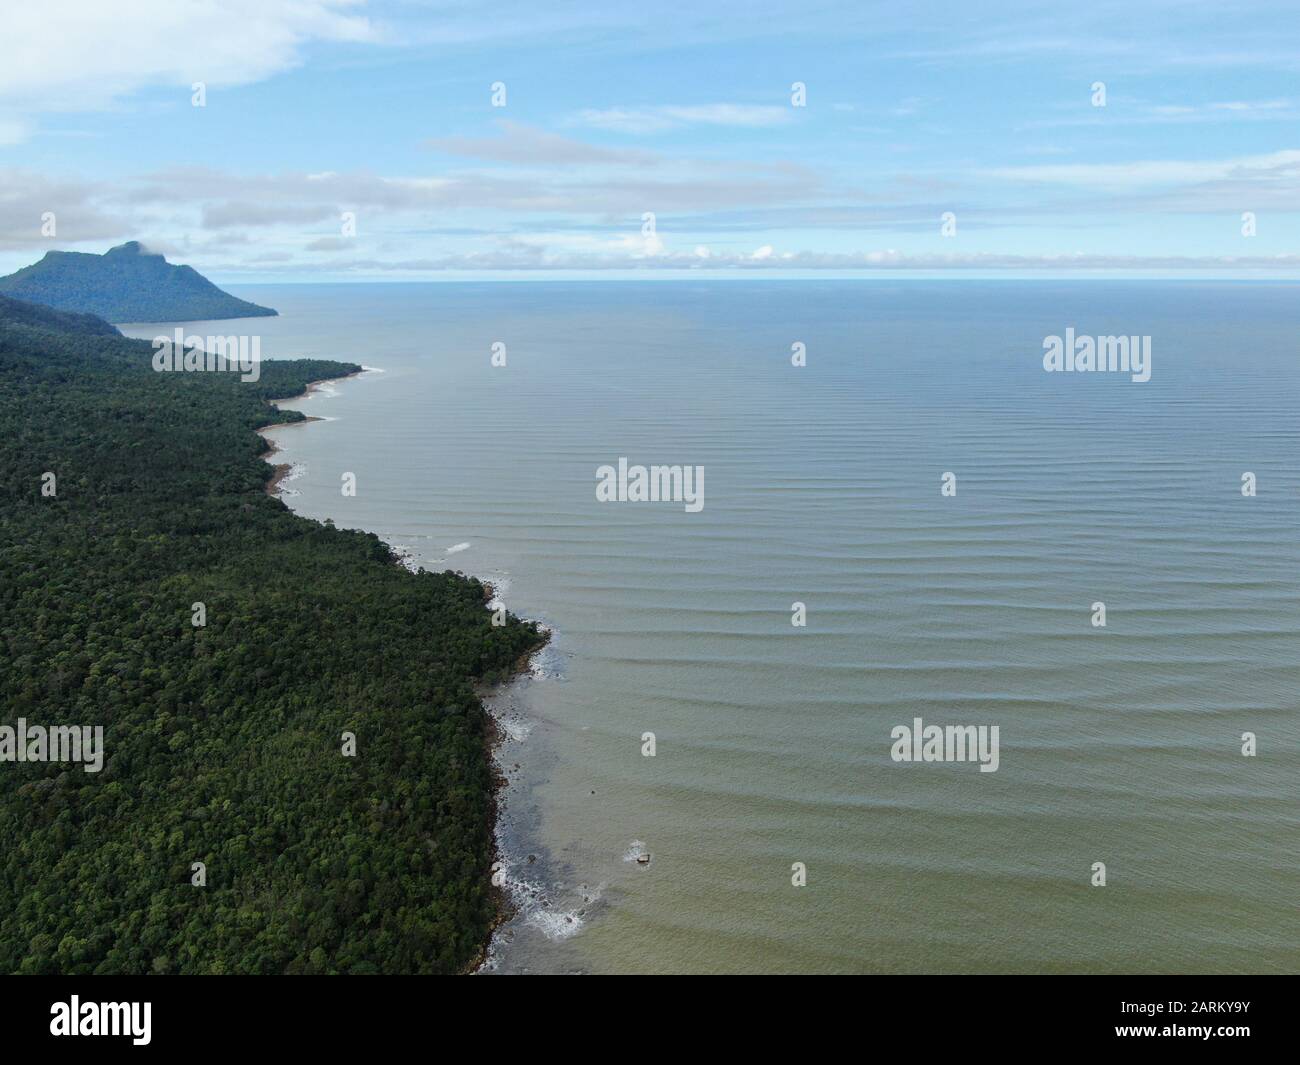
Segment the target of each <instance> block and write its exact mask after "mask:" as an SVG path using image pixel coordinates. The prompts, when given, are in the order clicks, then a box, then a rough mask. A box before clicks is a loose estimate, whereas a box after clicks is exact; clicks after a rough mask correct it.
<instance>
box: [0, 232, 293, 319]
mask: <svg viewBox="0 0 1300 1065" xmlns="http://www.w3.org/2000/svg"><path fill="white" fill-rule="evenodd" d="M0 295H4V296H9V297H10V298H12V299H18V300H27V301H29V302H32V303H40V304H45V305H46V306H49V307H56V308H58V309H59V310H63V311H79V312H81V313H85V314H95V315H98V316H99V317H101V318H106V319H108V320H109V321H110V322H191V321H199V320H201V319H209V318H256V317H265V316H267V315H274V314H275V313H276V312H275V311H273V310H272V309H271V308H270V307H261V306H258V305H257V304H256V303H249V302H248V300H241V299H239V298H238V297H237V296H232V295H231V294H230V293H229V292H223V291H222V290H221V289H219V288H217V286H216V285H214V284H213V283H212V282H211V281H209V280H208V279H207V278H206V277H204V276H203V275H202V274H200V273H199V272H198V271H197V270H195V269H194V268H193V267H192V266H182V265H176V264H173V263H169V262H168V261H167V260H166V259H164V258H163V257H162V256H161V255H157V254H154V253H152V252H150V251H148V250H147V249H146V248H145V247H144V246H143V245H142V244H140V242H139V241H135V240H132V241H128V242H127V243H125V244H119V245H118V246H117V247H116V248H110V249H109V250H108V251H106V252H105V253H104V254H103V255H93V254H90V253H88V252H79V251H51V252H47V253H46V255H45V257H44V258H43V259H41V260H40V261H39V262H35V263H32V264H31V266H24V267H23V268H22V269H21V270H18V271H16V272H14V273H12V274H9V275H8V276H7V277H0Z"/></svg>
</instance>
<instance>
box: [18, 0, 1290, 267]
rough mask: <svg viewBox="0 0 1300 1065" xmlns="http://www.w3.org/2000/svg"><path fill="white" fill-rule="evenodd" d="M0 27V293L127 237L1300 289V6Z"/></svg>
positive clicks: (278, 9) (223, 244) (192, 257)
mask: <svg viewBox="0 0 1300 1065" xmlns="http://www.w3.org/2000/svg"><path fill="white" fill-rule="evenodd" d="M5 21H6V26H7V30H8V32H7V33H6V36H5V37H4V38H3V39H0V272H8V271H10V270H12V269H16V268H17V267H19V266H22V265H24V264H26V263H28V262H31V261H33V260H35V259H37V258H39V257H40V256H41V255H42V254H44V252H45V251H47V250H49V249H50V248H63V249H69V250H84V251H103V250H105V249H106V248H108V247H109V246H111V245H113V244H116V243H121V242H122V241H124V240H129V239H140V240H142V241H144V242H145V243H146V244H147V245H149V246H150V247H152V248H154V249H156V250H159V251H163V252H165V253H166V254H167V255H168V257H169V258H170V259H172V260H173V261H180V262H189V263H191V264H193V265H194V266H195V267H197V268H198V269H200V270H202V271H203V272H204V273H207V274H209V275H210V276H212V277H213V278H215V279H217V280H221V281H226V282H237V281H243V282H255V281H311V280H321V281H337V280H368V281H370V280H411V279H425V278H429V279H437V278H452V277H465V276H483V277H572V276H600V277H623V276H680V275H681V273H682V272H688V271H689V272H691V273H694V274H709V275H713V276H743V277H750V276H755V277H757V276H767V277H776V276H804V275H811V276H831V275H833V276H846V275H848V276H853V275H858V274H867V275H870V274H878V273H881V272H890V273H897V272H898V271H903V272H905V273H908V274H913V273H919V274H924V275H926V276H929V275H935V274H939V275H942V276H990V275H992V276H1061V275H1062V274H1063V273H1065V274H1078V275H1081V276H1097V275H1100V276H1129V275H1133V274H1136V275H1139V276H1152V275H1155V276H1216V277H1259V276H1266V277H1288V278H1294V277H1300V247H1298V246H1297V245H1298V244H1300V242H1298V241H1297V239H1296V237H1297V234H1300V226H1297V221H1298V220H1300V219H1298V218H1297V215H1298V214H1300V79H1298V75H1300V18H1297V17H1296V9H1295V7H1294V4H1293V3H1255V4H1251V3H1242V4H1234V5H1231V9H1230V10H1229V9H1227V6H1226V5H1219V4H1214V5H1210V4H1201V3H1163V2H1159V0H1129V2H1124V3H1111V2H1107V0H1100V2H1088V3H1084V4H1062V3H1041V2H1038V3H1012V2H992V0H990V2H987V3H979V4H970V3H957V4H939V3H911V4H900V3H889V4H870V3H843V4H840V3H803V4H794V3H788V4H785V3H783V4H777V3H767V2H764V0H749V2H745V3H733V2H731V0H711V2H706V3H698V2H696V3H680V4H678V3H671V4H646V3H638V4H623V3H618V2H603V3H595V2H591V3H584V4H576V3H562V2H561V3H546V4H539V3H536V2H530V3H515V2H514V0H495V2H492V3H450V2H449V3H442V2H419V0H371V2H360V0H357V2H340V0H259V2H249V0H223V2H222V3H220V4H213V3H208V2H186V0H129V2H128V0H118V2H105V0H45V2H43V3H41V4H38V5H24V6H22V7H18V8H16V9H15V10H11V11H8V12H7V13H6V15H5ZM195 82H203V83H204V85H205V87H206V106H203V107H195V106H193V105H192V96H193V92H192V85H193V83H195ZM1098 82H1101V83H1104V86H1105V89H1104V92H1105V106H1104V107H1103V106H1096V105H1095V103H1096V101H1097V100H1099V99H1100V97H1099V96H1098V94H1097V92H1096V90H1095V89H1094V85H1095V84H1096V83H1098ZM495 83H501V84H503V85H504V86H505V106H493V90H492V86H493V85H494V84H495ZM795 83H802V85H804V86H805V87H806V88H805V92H806V101H805V105H804V106H796V105H795V100H794V92H793V90H792V87H793V86H794V85H795ZM499 99H500V95H499V94H498V100H499ZM46 212H52V213H53V214H54V217H55V225H56V231H55V234H54V235H53V236H50V235H46V234H43V233H42V231H41V228H42V221H41V220H42V216H43V215H44V214H45V213H46ZM946 212H950V213H951V215H952V216H953V217H954V219H955V231H954V232H951V233H950V234H949V235H945V234H944V232H943V226H942V220H943V217H944V215H945V213H946ZM1247 212H1249V213H1251V214H1252V215H1253V216H1254V228H1255V235H1254V236H1247V235H1245V234H1244V233H1243V228H1244V227H1246V223H1245V222H1243V215H1245V214H1246V213H1247ZM345 213H350V214H351V215H352V216H354V218H355V234H353V233H351V232H345V227H344V215H345ZM647 215H653V232H651V231H650V229H649V227H648V225H647V223H646V221H645V219H646V216H647ZM952 228H953V227H952V226H949V229H950V230H951V229H952Z"/></svg>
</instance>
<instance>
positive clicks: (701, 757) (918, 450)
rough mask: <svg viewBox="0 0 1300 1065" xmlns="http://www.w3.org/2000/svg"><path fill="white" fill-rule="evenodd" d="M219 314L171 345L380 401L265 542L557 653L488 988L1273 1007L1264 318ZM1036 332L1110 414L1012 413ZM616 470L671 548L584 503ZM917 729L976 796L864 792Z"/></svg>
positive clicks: (310, 299)
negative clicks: (1085, 338) (810, 980)
mask: <svg viewBox="0 0 1300 1065" xmlns="http://www.w3.org/2000/svg"><path fill="white" fill-rule="evenodd" d="M238 294H239V295H240V296H243V297H245V298H248V299H253V300H255V301H256V302H258V303H262V304H267V305H270V306H273V307H276V308H278V309H279V310H280V312H281V317H279V318H275V319H256V320H245V321H241V322H238V323H233V322H222V323H210V324H207V323H198V324H189V325H188V326H187V329H188V330H189V331H192V332H208V333H220V334H229V333H230V332H232V331H236V330H238V331H246V332H255V333H257V334H259V335H260V336H261V337H262V346H263V351H264V353H266V354H267V355H268V356H271V357H275V356H283V357H291V356H303V355H311V356H320V357H337V358H340V359H346V360H352V361H356V362H359V363H362V364H364V365H366V366H369V367H375V368H378V370H379V371H382V372H370V373H366V374H364V375H362V376H361V377H358V378H355V379H350V380H346V381H342V382H337V383H334V384H333V385H330V386H326V387H325V388H323V389H322V390H320V391H319V392H317V393H315V394H313V395H312V396H311V397H310V398H308V399H306V400H302V401H299V402H295V403H290V404H287V405H288V406H295V407H297V408H298V409H301V410H302V411H304V412H305V413H308V414H311V415H315V416H318V417H321V418H324V419H326V420H323V421H318V422H313V423H310V424H308V425H304V426H295V427H290V428H286V429H281V430H276V431H274V432H273V434H272V435H273V437H274V438H275V439H276V441H277V442H278V443H279V444H280V446H281V447H282V448H283V452H282V453H281V455H279V456H277V459H278V461H289V462H292V463H294V464H295V470H294V475H293V476H292V477H291V479H290V480H289V481H288V482H287V484H286V489H287V493H286V495H285V501H286V502H287V503H288V504H289V505H291V506H292V507H293V508H294V509H296V510H298V511H300V512H301V513H303V514H306V515H308V516H311V517H316V518H320V519H325V518H330V519H333V520H334V521H335V523H336V524H338V525H340V526H344V527H356V528H362V529H366V530H370V531H373V532H375V533H377V534H379V535H380V536H381V537H383V538H384V539H386V540H388V541H389V542H390V543H393V544H394V545H396V546H399V547H401V548H403V549H405V550H407V551H408V552H409V553H410V554H411V557H412V559H413V560H414V562H415V563H417V564H420V565H423V566H425V567H426V568H431V569H444V568H455V569H460V570H463V571H465V572H468V573H472V574H474V575H477V576H480V577H482V578H484V579H485V580H488V581H491V582H493V583H494V585H495V587H496V588H497V591H498V594H499V597H500V599H501V600H502V601H503V602H504V603H505V605H506V606H507V607H508V608H509V609H510V610H512V611H514V612H515V613H518V614H520V615H522V616H525V617H530V618H536V619H539V620H541V621H542V622H544V623H545V624H547V625H548V626H550V627H551V628H552V630H553V638H552V641H551V644H550V645H549V647H548V648H547V649H546V650H545V651H544V652H543V653H542V654H541V655H540V656H538V658H537V659H536V661H535V662H534V669H533V672H532V673H531V674H530V675H529V676H527V677H524V678H521V679H520V680H519V681H517V682H516V683H515V684H513V685H511V686H510V687H509V688H507V689H506V690H504V691H502V692H501V693H499V694H498V696H497V697H496V698H495V700H494V705H495V707H496V710H497V712H498V714H499V715H500V716H501V719H502V721H503V724H504V727H505V731H506V733H507V735H508V737H509V738H508V739H507V740H506V742H505V744H504V745H503V747H502V750H501V752H500V759H501V763H502V766H503V769H504V770H505V772H506V774H507V776H508V778H509V780H510V784H509V787H508V789H507V792H506V796H505V803H504V812H503V820H502V825H501V843H502V851H503V857H504V859H505V861H506V862H507V874H508V878H509V883H510V885H511V890H512V895H513V898H514V902H515V905H516V910H517V912H516V916H515V917H514V919H513V920H512V921H510V922H509V923H508V924H507V925H506V926H505V928H504V929H503V930H502V933H501V934H500V935H499V936H498V939H497V941H496V942H495V944H494V947H493V953H492V960H491V962H490V963H489V969H490V970H491V971H493V972H497V973H514V972H593V973H605V972H637V973H642V972H645V973H663V972H764V973H766V972H814V973H831V972H996V973H1001V972H1099V973H1111V972H1295V971H1297V970H1300V915H1298V912H1297V900H1298V899H1300V801H1298V796H1300V720H1298V718H1297V711H1298V709H1300V535H1298V534H1300V450H1298V449H1297V431H1298V430H1300V415H1298V412H1297V401H1298V400H1300V299H1298V298H1297V297H1298V296H1300V287H1298V286H1296V285H1294V284H1286V283H1271V284H1264V283H1261V284H1250V283H1232V284H1228V283H1213V282H1185V283H1162V282H1138V281H1134V282H1123V283H1106V282H1100V281H1081V282H1047V281H1044V282H1015V281H1005V282H995V281H969V282H961V281H937V282H919V281H893V280H889V279H876V280H868V281H861V282H845V281H838V282H811V281H809V282H772V281H761V282H760V281H756V282H716V281H715V282H700V283H691V282H647V283H603V284H598V283H593V284H576V283H561V282H555V283H517V284H513V283H491V284H460V283H447V284H428V285H322V286H258V287H247V288H240V289H239V290H238ZM209 325H210V327H209ZM171 328H172V327H171V326H170V325H162V326H139V327H134V328H132V329H131V330H130V331H131V332H132V333H134V334H135V335H140V336H153V335H155V334H166V333H169V332H170V330H171ZM1067 328H1073V329H1074V330H1075V331H1076V332H1077V333H1079V334H1090V335H1097V336H1100V335H1112V334H1116V335H1126V336H1127V335H1135V336H1149V337H1151V346H1152V367H1151V369H1152V372H1151V378H1150V380H1149V381H1146V382H1143V383H1138V382H1134V381H1132V380H1131V379H1130V376H1129V375H1126V374H1119V373H1093V374H1084V373H1073V374H1071V373H1047V372H1045V371H1044V369H1043V364H1042V356H1043V342H1044V338H1045V337H1047V336H1051V335H1062V334H1064V332H1065V330H1066V329H1067ZM494 344H502V345H504V351H505V353H506V359H505V365H504V366H493V365H492V353H493V350H494V349H493V345H494ZM795 344H802V345H804V348H805V350H806V353H807V364H806V365H804V366H794V365H792V363H791V351H792V345H795ZM497 350H498V352H500V351H501V350H502V349H497ZM621 457H622V458H627V459H628V460H629V462H630V463H644V464H647V465H649V464H652V463H653V464H683V465H689V466H692V467H694V466H702V467H703V468H704V470H705V480H704V505H703V508H702V509H701V510H699V512H698V513H689V512H687V511H686V509H685V508H684V507H683V506H682V505H681V504H673V503H630V502H627V503H602V502H599V501H598V500H597V497H596V492H595V488H596V483H597V476H596V470H597V468H598V467H600V466H601V465H604V464H617V463H618V460H619V459H620V458H621ZM344 473H353V474H355V477H356V484H357V490H356V495H355V496H345V495H343V494H342V492H341V489H340V483H341V478H342V475H343V474H344ZM945 473H951V474H953V475H954V476H955V479H956V485H957V490H956V494H955V495H944V494H942V492H941V483H942V478H943V475H944V474H945ZM1244 473H1252V474H1254V476H1255V482H1256V485H1257V491H1256V494H1255V495H1253V496H1249V495H1243V492H1242V478H1243V474H1244ZM795 603H802V604H804V608H805V610H806V619H807V623H806V625H805V626H802V627H799V626H795V625H792V623H791V620H792V610H793V609H794V608H793V604H795ZM1095 603H1105V606H1106V626H1105V627H1097V626H1095V625H1094V624H1093V618H1094V616H1095V609H1094V606H1093V604H1095ZM916 718H921V719H922V720H923V721H924V722H925V723H927V724H930V723H933V724H940V725H965V724H970V725H975V726H986V727H987V726H997V728H998V730H999V737H1000V750H999V763H998V768H997V770H996V772H987V773H981V772H980V771H979V768H978V766H977V765H976V764H974V763H971V762H962V763H943V762H912V763H906V762H898V761H895V760H893V758H891V747H892V745H893V740H892V739H891V731H892V730H894V729H895V728H896V727H898V726H903V725H907V726H910V725H911V724H912V722H913V721H914V719H916ZM646 733H653V734H654V743H655V754H654V756H653V757H646V756H645V755H644V754H643V749H644V747H645V740H644V739H643V736H644V735H645V734H646ZM1245 733H1252V734H1253V735H1254V736H1255V738H1256V745H1257V746H1256V749H1257V753H1256V754H1255V755H1254V756H1246V755H1243V753H1242V746H1243V734H1245ZM638 856H642V857H645V856H648V858H649V861H648V862H646V863H642V862H639V861H637V860H636V858H637V857H638ZM1099 862H1100V863H1104V865H1105V869H1106V883H1105V886H1104V887H1102V886H1094V885H1093V880H1094V879H1095V873H1094V865H1095V863H1099ZM796 863H802V866H803V868H804V869H805V870H806V884H805V885H804V886H795V885H794V884H793V883H792V876H794V875H795V874H794V872H792V867H794V866H795V865H796Z"/></svg>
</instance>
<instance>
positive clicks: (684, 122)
mask: <svg viewBox="0 0 1300 1065" xmlns="http://www.w3.org/2000/svg"><path fill="white" fill-rule="evenodd" d="M791 111H792V109H791V108H789V107H785V106H775V105H770V104H685V105H677V104H664V105H661V106H658V107H630V108H629V107H612V108H608V109H605V110H595V109H590V108H589V109H587V110H585V111H582V112H580V113H579V114H578V116H577V118H576V121H577V122H580V123H581V124H583V125H586V126H594V127H595V128H597V129H608V130H614V131H616V132H618V133H658V132H660V131H662V130H666V129H675V128H677V127H679V126H689V125H704V126H738V127H744V128H752V129H757V128H761V127H765V126H779V125H783V124H784V123H786V122H789V121H790V118H791Z"/></svg>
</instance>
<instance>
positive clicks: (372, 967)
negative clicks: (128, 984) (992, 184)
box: [0, 300, 540, 973]
mask: <svg viewBox="0 0 1300 1065" xmlns="http://www.w3.org/2000/svg"><path fill="white" fill-rule="evenodd" d="M151 354H152V349H151V347H150V345H149V344H148V343H145V342H142V341H133V340H126V339H123V338H121V337H120V336H117V335H116V334H115V331H113V330H112V329H111V327H110V328H107V329H106V328H105V327H104V324H103V323H97V322H95V321H94V320H93V319H91V320H87V319H86V318H84V317H81V316H68V315H60V314H57V313H56V312H51V311H47V310H44V309H41V308H32V307H30V306H27V305H20V304H15V303H14V301H10V300H0V724H8V725H13V724H14V723H15V720H16V719H17V718H19V717H23V718H25V719H26V720H27V721H28V722H29V723H40V724H47V725H54V724H85V725H96V724H102V725H103V726H104V731H105V739H104V745H105V752H106V753H105V761H104V767H103V770H102V771H101V772H99V773H94V774H92V773H86V772H84V771H83V769H82V767H81V766H80V765H76V764H49V763H30V762H28V763H16V762H0V971H5V972H30V973H53V972H64V973H96V972H114V973H237V972H238V973H279V972H290V973H296V972H304V973H306V972H311V973H317V972H353V973H364V972H453V971H458V970H461V969H463V968H464V967H465V966H466V965H467V964H468V963H469V962H470V961H471V960H472V959H473V958H474V957H475V955H476V953H477V952H478V951H479V950H480V948H481V947H482V945H483V943H484V941H485V938H486V935H487V932H488V929H489V926H490V923H491V921H492V920H493V917H494V912H495V909H494V899H493V896H492V890H491V888H490V879H489V876H490V874H489V863H490V855H491V838H492V837H491V830H492V825H491V804H492V779H491V778H492V774H491V770H490V763H489V759H488V756H487V753H486V746H485V731H486V726H487V721H486V716H485V712H484V710H483V709H482V707H481V705H480V703H479V701H478V700H477V698H476V697H475V694H474V684H475V681H476V679H478V678H488V679H492V678H496V677H499V676H502V675H504V674H505V673H507V672H508V671H509V670H510V669H511V668H512V667H513V665H514V664H515V663H516V662H517V661H518V659H519V658H520V657H521V655H523V654H524V653H525V652H527V651H528V650H530V649H531V648H533V647H534V646H536V644H537V643H538V642H539V640H540V637H539V635H538V633H537V631H536V629H535V628H534V627H533V626H531V625H526V624H524V623H521V622H518V621H516V620H514V619H511V621H510V623H509V624H508V625H506V626H504V627H493V626H492V625H491V616H490V614H489V612H488V611H487V610H486V609H484V588H483V586H482V585H481V584H480V583H479V582H478V581H476V580H473V579H469V578H465V577H461V576H456V575H454V574H452V573H444V574H432V573H420V574H419V575H413V574H410V573H408V572H407V571H406V570H404V569H403V568H401V567H400V566H399V565H398V564H397V563H396V561H395V560H394V559H393V557H392V556H391V554H390V552H389V551H388V549H387V548H386V547H385V545H384V544H383V543H382V542H381V541H380V540H378V539H377V538H376V537H375V536H373V535H369V534H365V533H361V532H350V531H348V532H345V531H342V530H340V529H336V528H333V527H332V526H331V525H330V524H329V523H326V524H325V525H321V524H319V523H317V522H314V521H310V520H307V519H304V518H300V517H297V516H295V515H294V514H292V513H291V512H290V511H289V510H288V509H287V508H286V507H285V506H284V505H283V504H282V503H281V502H279V501H278V500H276V499H273V498H272V497H270V496H268V495H267V494H266V493H265V491H264V486H265V483H266V481H267V479H268V478H269V477H270V476H271V467H270V466H269V465H268V464H267V463H265V462H264V461H263V460H262V459H261V458H260V457H259V455H260V454H261V453H262V452H263V451H264V450H265V449H266V447H267V445H266V444H265V442H264V441H263V440H262V439H261V437H259V436H258V435H257V434H256V433H255V432H254V430H255V428H257V427H259V426H262V425H266V424H269V423H271V422H275V421H285V420H292V419H295V418H296V417H299V416H298V415H295V414H293V413H290V412H278V411H276V410H274V409H273V408H272V407H271V406H270V405H269V404H268V402H267V401H268V400H271V399H275V398H277V397H281V398H283V397H286V396H290V395H294V394H297V393H299V392H301V391H302V390H303V388H304V386H305V385H306V384H307V383H308V382H309V381H311V380H315V379H320V378H325V377H333V376H341V375H343V374H347V373H351V372H354V371H356V370H357V369H358V367H357V366H355V365H351V364H342V363H334V362H321V361H314V360H297V361H292V362H274V361H273V362H267V363H264V364H263V366H262V374H261V378H260V380H259V381H257V382H256V383H245V382H242V381H240V379H239V376H238V375H237V374H231V373H203V372H197V373H167V374H161V373H155V372H153V371H152V369H150V366H149V362H150V357H151ZM46 473H53V474H54V475H55V482H54V483H55V489H56V494H55V495H54V496H53V497H49V496H45V495H42V484H43V483H48V478H43V475H45V474H46ZM195 603H203V604H204V606H205V609H206V625H204V626H203V627H195V626H194V625H193V624H192V617H193V604H195ZM345 731H350V732H353V733H355V734H356V745H357V755H356V757H344V756H343V755H342V753H341V747H342V744H343V740H342V738H341V737H342V734H343V733H344V732H345ZM195 862H202V863H204V864H205V866H206V879H207V885H206V886H204V887H196V886H193V885H192V884H191V878H192V876H193V872H192V868H193V863H195Z"/></svg>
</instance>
